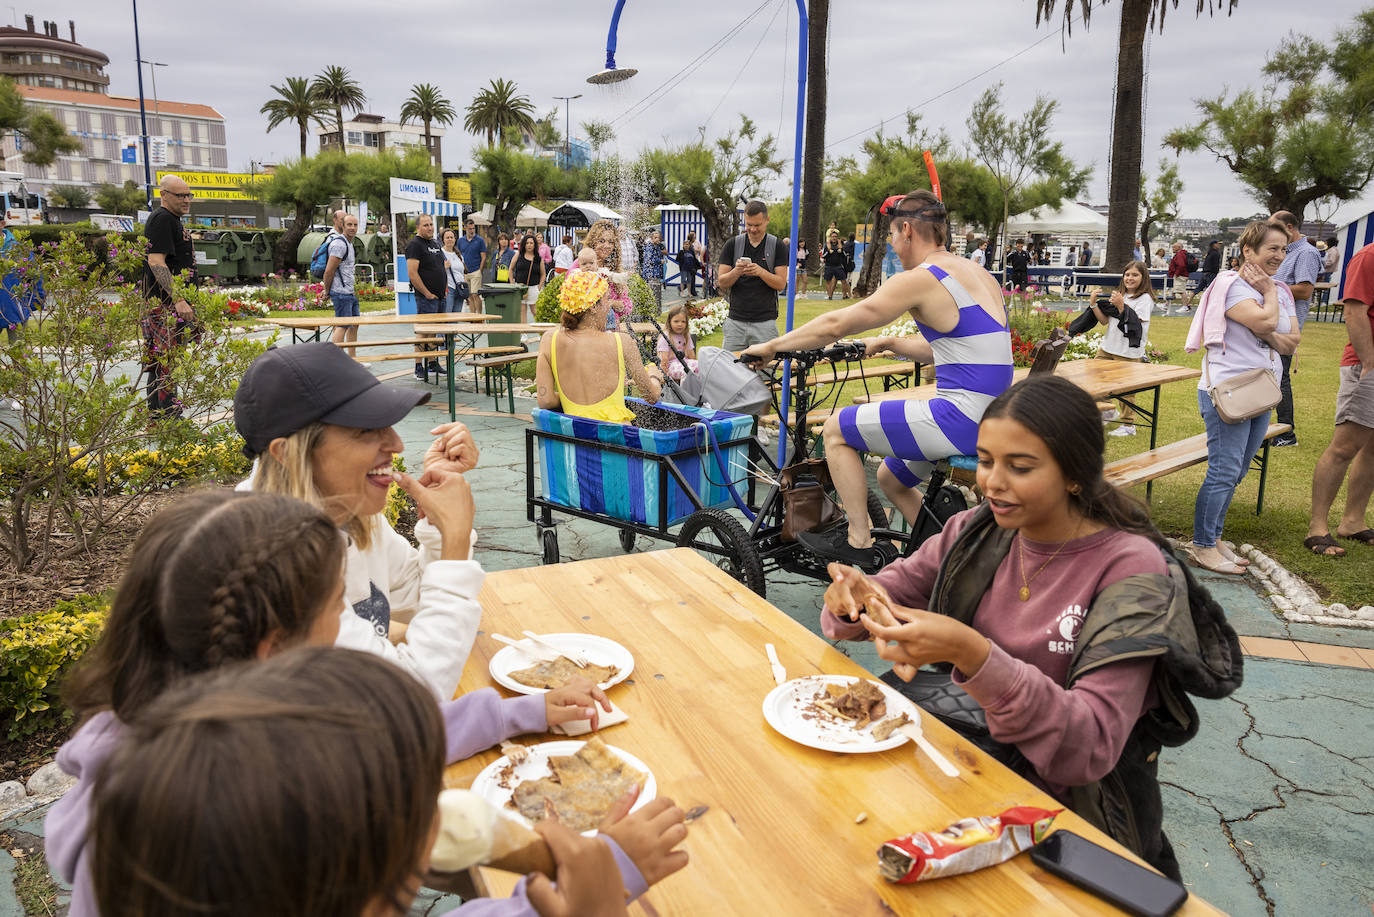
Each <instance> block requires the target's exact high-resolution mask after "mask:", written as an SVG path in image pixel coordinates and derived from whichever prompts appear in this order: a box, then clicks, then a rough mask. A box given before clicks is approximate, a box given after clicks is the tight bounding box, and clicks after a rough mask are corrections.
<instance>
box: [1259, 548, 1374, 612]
mask: <svg viewBox="0 0 1374 917" xmlns="http://www.w3.org/2000/svg"><path fill="white" fill-rule="evenodd" d="M1237 550H1239V551H1240V553H1241V554H1243V555H1245V556H1247V557H1249V558H1250V561H1251V563H1250V568H1249V569H1250V572H1251V573H1253V574H1254V575H1255V579H1257V580H1259V582H1260V585H1261V586H1262V587H1264V589H1265V591H1266V592H1267V593H1268V595H1269V599H1270V600H1271V601H1272V602H1273V603H1274V605H1275V607H1277V608H1278V610H1279V613H1280V614H1282V615H1283V617H1284V618H1285V619H1286V620H1289V621H1295V622H1298V623H1302V624H1331V625H1336V626H1339V627H1362V628H1366V629H1374V605H1363V606H1361V607H1360V608H1351V607H1349V606H1347V605H1342V604H1341V603H1339V602H1336V603H1333V604H1331V605H1323V604H1322V601H1321V598H1320V597H1319V596H1318V595H1317V593H1316V591H1315V590H1313V589H1312V587H1311V586H1309V585H1307V583H1306V582H1304V581H1303V580H1302V579H1301V578H1299V577H1297V576H1294V575H1293V574H1292V573H1290V572H1288V570H1286V569H1284V567H1283V566H1281V565H1280V564H1279V563H1278V562H1277V561H1276V560H1274V559H1273V558H1272V557H1270V556H1269V555H1267V554H1265V553H1264V552H1263V551H1261V550H1260V549H1259V548H1257V547H1255V546H1254V545H1250V544H1243V545H1241V546H1240V547H1239V548H1238V549H1237Z"/></svg>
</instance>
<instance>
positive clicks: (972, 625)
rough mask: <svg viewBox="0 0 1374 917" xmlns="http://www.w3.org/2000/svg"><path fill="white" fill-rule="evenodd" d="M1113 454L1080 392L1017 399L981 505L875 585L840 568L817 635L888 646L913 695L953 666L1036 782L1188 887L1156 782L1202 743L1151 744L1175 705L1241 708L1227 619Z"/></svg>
mask: <svg viewBox="0 0 1374 917" xmlns="http://www.w3.org/2000/svg"><path fill="white" fill-rule="evenodd" d="M1102 448H1103V434H1102V424H1101V423H1100V421H1099V419H1098V417H1097V409H1096V405H1095V404H1094V402H1093V400H1092V398H1090V397H1089V396H1088V395H1087V394H1086V393H1085V392H1084V391H1083V390H1082V389H1080V388H1078V387H1077V386H1075V385H1073V384H1072V383H1070V382H1067V381H1065V380H1063V379H1060V378H1058V377H1055V376H1039V377H1032V378H1030V379H1027V380H1026V381H1024V382H1021V383H1019V384H1017V385H1015V386H1013V387H1012V388H1011V389H1009V390H1008V391H1007V392H1006V393H1005V394H1003V395H1001V396H1000V397H998V398H997V400H996V401H994V402H993V403H992V404H991V405H990V406H989V407H988V409H987V411H986V413H984V415H983V420H982V423H981V424H980V426H979V429H978V458H979V466H978V475H977V476H978V487H979V489H980V490H981V491H982V493H983V495H984V496H985V497H986V500H985V502H984V503H983V504H982V505H980V506H979V507H977V508H976V509H972V510H969V511H967V512H964V513H961V514H959V515H957V516H955V517H953V518H952V519H951V520H950V521H949V522H948V523H947V524H946V525H945V528H944V531H943V532H942V533H941V534H940V535H939V536H937V537H935V538H931V539H930V540H929V541H927V542H926V543H925V544H923V545H922V546H921V547H920V549H919V550H918V551H917V552H916V553H915V554H913V555H912V556H911V557H909V558H907V559H905V560H902V561H898V562H897V563H894V564H892V565H890V566H888V567H887V568H886V569H884V570H883V571H882V572H881V573H879V574H877V575H876V576H872V577H868V576H866V575H865V574H863V573H862V572H861V571H859V570H857V569H855V568H852V567H841V566H840V565H838V564H832V565H831V576H832V579H833V580H834V582H833V583H832V584H831V586H830V587H829V588H828V589H827V590H826V593H825V608H824V610H823V612H822V620H821V623H822V628H823V630H824V632H825V634H826V635H827V636H829V637H831V638H832V639H837V638H838V639H865V638H868V637H870V636H872V637H874V638H876V639H877V640H878V648H879V655H881V656H882V657H883V658H884V659H888V660H891V661H893V662H894V663H896V667H895V669H894V672H895V673H896V675H897V676H899V677H900V678H902V679H904V680H906V681H911V679H912V678H913V677H914V676H915V674H916V669H917V668H918V667H920V666H923V665H927V664H939V663H948V664H952V666H953V670H952V679H953V682H954V684H955V685H957V686H958V687H959V688H962V689H963V691H965V692H967V694H968V695H969V696H970V697H972V698H973V700H975V701H976V702H977V704H978V706H979V707H981V710H982V712H983V714H984V715H985V717H986V731H987V734H988V735H990V736H991V738H992V739H994V740H996V741H997V742H1000V743H1003V744H1005V745H1009V746H1014V749H1015V751H1017V752H1019V753H1020V755H1021V756H1023V757H1024V764H1023V765H1022V770H1023V772H1024V773H1025V774H1026V776H1028V777H1031V778H1032V779H1034V780H1036V781H1037V782H1039V783H1040V784H1041V785H1043V786H1044V787H1045V788H1046V789H1047V790H1048V791H1049V792H1050V793H1052V794H1053V795H1055V796H1056V797H1057V798H1059V799H1060V800H1061V801H1063V802H1065V803H1066V804H1069V805H1071V806H1073V807H1074V808H1075V809H1076V810H1077V811H1079V814H1080V815H1083V816H1084V817H1086V818H1089V820H1091V821H1094V822H1099V827H1103V828H1104V830H1108V831H1109V833H1114V834H1117V833H1119V832H1114V831H1112V823H1113V822H1120V821H1122V819H1119V818H1114V817H1113V814H1112V811H1111V809H1112V807H1113V806H1117V807H1124V808H1126V809H1130V810H1131V811H1130V817H1129V818H1127V819H1125V821H1127V822H1133V823H1134V824H1132V825H1131V827H1132V828H1133V829H1135V831H1136V833H1135V834H1133V835H1131V836H1118V837H1117V839H1118V840H1120V841H1121V842H1122V843H1124V844H1126V845H1127V846H1129V847H1131V848H1132V849H1134V850H1135V851H1136V852H1137V853H1139V854H1140V855H1141V856H1143V857H1145V858H1146V859H1147V860H1149V861H1150V862H1152V863H1153V864H1154V865H1156V866H1157V867H1158V868H1160V869H1161V870H1163V871H1165V872H1168V873H1171V874H1175V875H1176V874H1177V870H1178V864H1177V861H1176V860H1175V859H1174V857H1173V853H1172V850H1171V849H1170V847H1169V844H1168V841H1167V839H1166V838H1165V837H1164V835H1163V831H1162V824H1161V820H1162V808H1161V806H1160V805H1159V802H1158V800H1159V787H1158V782H1157V778H1156V777H1155V767H1156V761H1157V755H1158V750H1159V747H1160V745H1161V743H1162V744H1181V742H1183V741H1186V740H1187V739H1188V738H1191V735H1192V733H1193V732H1195V731H1196V728H1197V727H1196V722H1195V716H1194V715H1193V714H1194V713H1195V711H1192V709H1191V704H1188V708H1189V710H1188V711H1187V713H1188V716H1187V717H1186V719H1187V720H1188V721H1186V722H1182V723H1178V724H1173V723H1172V722H1169V723H1168V725H1169V727H1170V728H1167V729H1166V728H1164V727H1163V726H1161V728H1160V729H1159V730H1157V731H1150V730H1146V729H1142V728H1140V727H1141V725H1142V724H1143V723H1146V721H1147V720H1149V719H1150V718H1151V714H1152V713H1154V712H1156V707H1157V706H1160V705H1161V697H1162V696H1167V698H1168V699H1169V700H1170V701H1173V700H1174V699H1175V698H1176V697H1182V695H1185V694H1186V693H1189V692H1191V693H1199V694H1203V695H1205V696H1221V695H1223V694H1224V693H1229V690H1230V689H1231V688H1233V687H1234V686H1235V684H1238V683H1239V665H1240V663H1239V651H1238V650H1239V646H1238V643H1236V642H1235V634H1234V631H1231V630H1230V628H1229V626H1227V625H1226V624H1225V620H1224V615H1223V614H1222V613H1221V611H1220V609H1219V608H1216V609H1215V611H1214V612H1212V611H1211V610H1210V609H1208V608H1200V610H1194V609H1193V608H1192V604H1193V603H1194V601H1196V603H1198V604H1199V606H1202V605H1205V604H1207V603H1209V602H1210V600H1209V599H1206V597H1205V592H1202V591H1201V590H1200V587H1199V589H1198V591H1197V593H1196V596H1195V595H1194V594H1192V593H1193V586H1194V584H1193V583H1192V581H1191V578H1190V577H1189V576H1188V575H1187V574H1186V573H1185V572H1184V570H1183V567H1182V565H1181V564H1179V563H1178V562H1177V560H1176V559H1175V558H1174V557H1173V556H1172V554H1171V553H1169V551H1168V548H1167V547H1166V546H1165V542H1164V539H1163V537H1162V536H1161V535H1159V533H1158V531H1157V530H1156V529H1155V528H1154V526H1153V524H1151V522H1150V519H1149V515H1148V513H1147V512H1146V510H1145V507H1144V506H1143V505H1141V504H1140V503H1139V502H1138V501H1136V500H1134V499H1132V498H1131V497H1128V496H1127V495H1125V494H1123V493H1121V492H1119V491H1117V490H1116V489H1115V488H1114V487H1112V486H1111V485H1110V484H1108V483H1107V482H1106V481H1105V480H1104V479H1103V476H1102ZM1210 604H1211V606H1212V607H1213V608H1214V607H1215V603H1210ZM1195 619H1196V620H1195ZM1190 631H1192V632H1193V633H1191V634H1190V633H1189V632H1190ZM1199 644H1201V648H1199ZM1233 651H1234V658H1232V653H1233ZM1179 660H1184V662H1180V661H1179ZM1185 662H1186V664H1185ZM1180 668H1181V669H1182V670H1180ZM914 696H916V699H917V700H918V701H919V700H920V697H919V695H914ZM1180 703H1186V698H1184V699H1183V700H1181V701H1180ZM1158 720H1159V721H1160V723H1161V724H1164V723H1165V722H1166V721H1170V714H1166V713H1161V714H1160V715H1159V716H1158ZM1174 725H1177V727H1178V728H1177V729H1173V728H1172V727H1173V726H1174ZM1123 764H1127V765H1129V768H1128V770H1130V772H1131V773H1130V776H1129V777H1127V778H1126V779H1125V783H1126V784H1127V786H1126V790H1125V792H1124V795H1123V796H1122V797H1121V798H1116V799H1112V798H1110V797H1111V792H1110V790H1111V787H1110V786H1109V785H1108V784H1111V785H1113V786H1117V785H1121V784H1122V782H1123V781H1122V780H1115V781H1108V780H1107V779H1106V778H1108V776H1109V775H1111V774H1113V773H1114V772H1117V773H1118V776H1120V771H1121V768H1122V766H1123ZM1104 788H1105V789H1104ZM1104 795H1105V796H1106V797H1107V802H1106V803H1105V804H1104V803H1103V802H1102V799H1103V797H1104ZM1126 797H1129V798H1126ZM1085 809H1087V810H1088V811H1085ZM1102 809H1106V810H1107V811H1105V812H1103V811H1099V810H1102ZM1094 815H1097V816H1098V817H1094Z"/></svg>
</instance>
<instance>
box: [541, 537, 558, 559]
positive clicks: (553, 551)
mask: <svg viewBox="0 0 1374 917" xmlns="http://www.w3.org/2000/svg"><path fill="white" fill-rule="evenodd" d="M539 544H540V546H541V547H542V548H543V551H544V558H543V562H544V563H546V564H556V563H558V529H553V528H549V529H544V530H542V531H541V532H540V533H539Z"/></svg>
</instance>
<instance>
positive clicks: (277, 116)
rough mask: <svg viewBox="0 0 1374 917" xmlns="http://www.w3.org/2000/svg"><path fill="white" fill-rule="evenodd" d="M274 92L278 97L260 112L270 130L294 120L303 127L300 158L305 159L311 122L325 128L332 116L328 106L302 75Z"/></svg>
mask: <svg viewBox="0 0 1374 917" xmlns="http://www.w3.org/2000/svg"><path fill="white" fill-rule="evenodd" d="M272 91H273V92H275V93H276V94H277V95H278V98H275V99H269V100H268V101H266V102H264V103H263V105H262V108H260V109H258V112H259V113H260V114H264V115H267V129H268V130H269V131H270V130H271V129H272V128H274V127H276V126H277V125H279V124H285V123H286V122H287V121H295V122H296V123H297V124H299V125H300V128H301V158H302V159H304V158H305V157H306V156H307V155H308V154H309V149H308V148H307V146H306V144H307V142H308V140H309V136H310V134H309V132H310V122H311V121H314V122H315V123H316V124H319V125H320V126H322V127H323V126H325V125H327V124H328V122H327V121H326V120H325V115H327V114H328V113H329V103H328V102H325V101H324V100H322V99H319V98H317V97H316V96H314V95H312V94H311V92H310V83H309V81H308V80H306V78H305V77H303V76H288V77H287V78H286V82H285V83H283V84H282V85H280V86H273V87H272ZM340 139H342V138H340Z"/></svg>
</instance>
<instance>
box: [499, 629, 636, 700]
mask: <svg viewBox="0 0 1374 917" xmlns="http://www.w3.org/2000/svg"><path fill="white" fill-rule="evenodd" d="M539 636H540V637H542V638H543V639H544V640H547V641H548V642H549V643H552V644H553V645H554V646H557V647H559V648H560V649H563V650H565V651H567V650H573V651H577V652H580V653H582V655H584V656H586V657H587V660H588V661H589V662H594V663H596V664H597V665H613V666H615V668H616V673H615V676H614V677H613V678H611V680H610V681H605V682H602V683H601V684H600V685H599V686H598V687H600V688H601V690H603V691H604V690H606V689H607V688H609V687H610V686H611V685H618V684H620V683H621V682H622V681H624V680H625V679H627V678H629V677H630V673H631V672H633V671H634V668H635V657H634V656H633V655H631V653H630V651H629V650H627V649H625V647H623V646H621V645H620V644H619V643H616V642H615V641H614V640H611V639H609V638H608V637H598V636H597V635H596V634H540V635H539ZM521 642H522V643H525V642H527V641H524V640H522V641H521ZM531 648H532V649H534V650H535V652H536V654H537V653H538V649H537V648H536V647H533V645H531ZM538 661H539V660H538V659H535V658H533V657H530V656H526V655H525V654H524V653H522V652H520V650H518V649H516V648H515V647H513V646H503V647H502V648H501V649H500V650H498V651H497V652H496V654H495V655H494V656H492V657H491V664H490V665H488V666H487V670H488V671H489V672H491V677H492V678H493V679H495V681H496V683H497V684H498V685H501V686H502V687H503V688H509V689H510V690H512V691H514V692H516V693H517V694H546V693H548V689H547V688H532V687H530V686H529V685H522V684H521V683H520V682H518V681H516V680H515V679H513V678H511V677H510V673H511V672H514V671H517V670H518V669H527V668H529V667H530V666H532V665H534V664H535V663H536V662H538Z"/></svg>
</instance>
